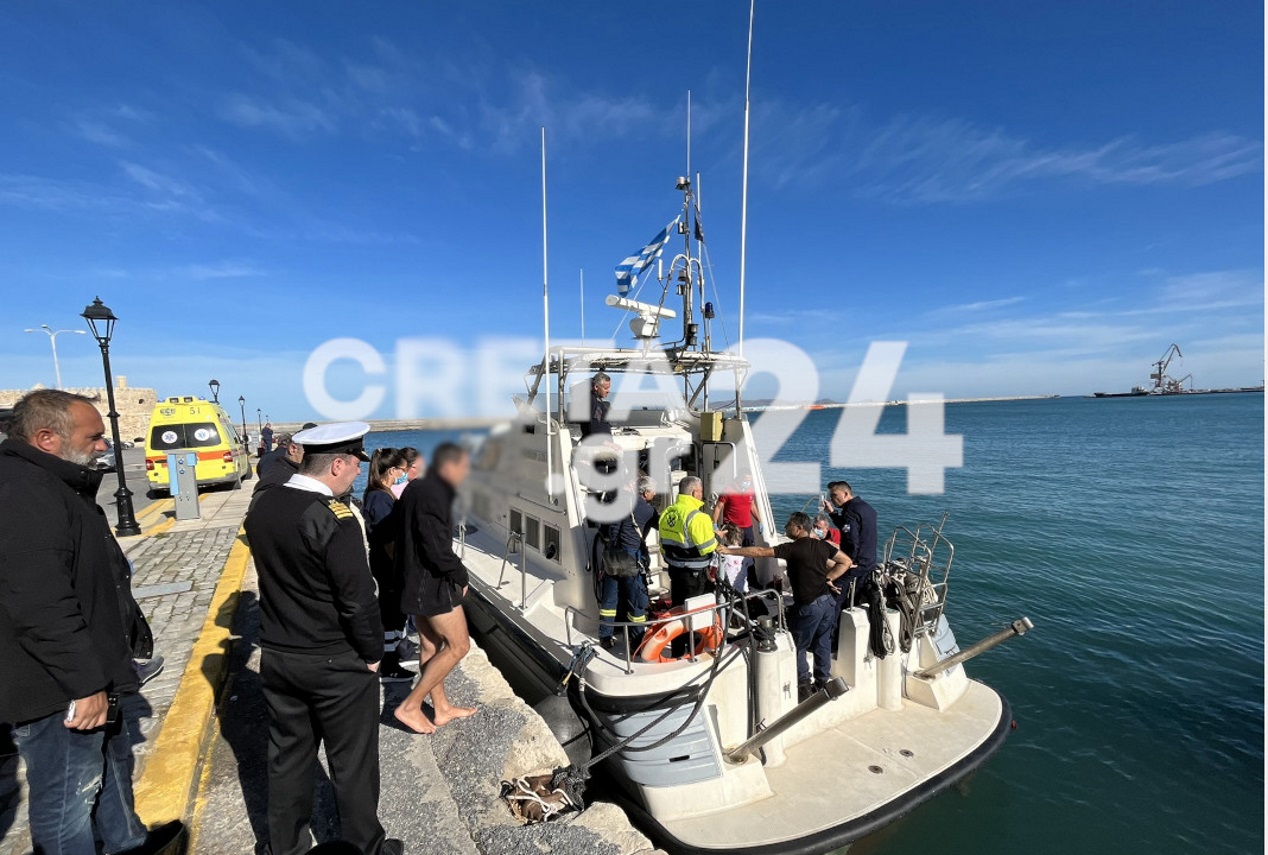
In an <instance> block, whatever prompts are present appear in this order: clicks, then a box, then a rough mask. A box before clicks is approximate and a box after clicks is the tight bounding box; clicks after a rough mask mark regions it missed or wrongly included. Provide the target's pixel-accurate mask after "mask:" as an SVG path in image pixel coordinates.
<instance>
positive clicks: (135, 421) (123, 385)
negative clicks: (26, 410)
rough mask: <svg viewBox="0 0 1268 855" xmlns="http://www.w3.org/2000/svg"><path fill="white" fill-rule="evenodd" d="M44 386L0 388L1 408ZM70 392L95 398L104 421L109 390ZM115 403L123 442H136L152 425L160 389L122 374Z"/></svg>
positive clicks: (107, 432)
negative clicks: (137, 383) (133, 381)
mask: <svg viewBox="0 0 1268 855" xmlns="http://www.w3.org/2000/svg"><path fill="white" fill-rule="evenodd" d="M43 388H45V387H43V386H35V387H33V388H31V389H0V409H8V408H10V407H12V406H13V405H14V404H15V403H17V400H18V399H19V398H21V397H22V396H23V395H25V394H26V393H27V392H33V391H35V389H43ZM65 391H67V392H74V393H75V394H77V395H84V396H86V397H88V398H93V399H94V400H95V401H96V406H97V410H98V411H99V412H100V413H101V417H102V419H103V420H104V419H105V418H106V413H108V412H109V411H110V406H109V404H108V403H107V398H106V390H105V388H104V387H101V386H97V387H88V388H76V389H66V390H65ZM114 403H115V407H116V408H117V409H118V412H119V436H120V438H121V439H123V441H124V442H133V441H136V440H137V438H138V437H140V438H144V436H145V431H146V429H147V428H148V427H149V426H150V413H152V412H153V411H154V405H155V404H157V403H158V391H157V390H155V389H142V388H139V387H135V388H134V387H132V386H129V385H128V378H127V377H125V376H124V375H122V374H120V375H119V376H118V377H117V378H116V379H115V387H114ZM106 436H107V437H109V436H110V423H109V421H107V422H106Z"/></svg>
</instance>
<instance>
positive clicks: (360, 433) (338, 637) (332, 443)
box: [246, 422, 404, 855]
mask: <svg viewBox="0 0 1268 855" xmlns="http://www.w3.org/2000/svg"><path fill="white" fill-rule="evenodd" d="M369 429H370V426H369V425H367V424H365V423H364V422H345V423H342V424H329V425H324V426H321V427H314V428H312V429H311V430H304V431H300V432H299V433H297V434H296V435H295V441H296V442H298V443H300V444H302V445H303V446H304V460H303V463H302V464H301V465H300V470H299V472H298V473H297V474H295V475H293V476H292V477H291V479H290V480H289V481H287V482H286V483H285V484H284V485H282V486H279V487H276V488H274V489H272V490H269V491H267V492H266V493H264V494H263V495H261V496H260V498H259V501H258V502H256V504H255V507H254V508H253V509H252V511H251V513H250V514H249V515H248V516H247V520H246V533H247V539H248V541H249V542H250V544H251V552H252V554H253V555H254V557H255V563H256V567H257V568H258V569H259V574H260V648H261V650H262V651H263V652H262V655H261V659H260V684H261V688H262V689H263V693H264V700H265V704H266V705H267V708H268V723H269V754H268V768H269V811H268V826H269V838H270V846H271V850H270V851H271V853H272V855H299V853H303V852H307V851H308V850H309V844H310V836H309V819H310V817H311V816H312V810H313V773H314V771H315V770H316V768H317V748H318V744H319V743H324V744H325V748H326V760H327V762H328V764H329V765H330V780H331V781H332V782H333V783H334V787H335V801H336V804H337V805H338V809H339V820H340V824H341V825H342V827H343V839H344V841H346V842H347V843H350V844H352V845H353V846H355V847H357V851H359V852H364V853H366V855H396V853H401V852H403V851H404V847H403V845H402V844H401V842H400V841H399V840H385V835H384V833H383V826H382V825H380V824H379V819H378V815H377V814H378V804H379V738H378V735H379V680H378V674H377V672H378V667H379V659H380V658H381V657H382V655H383V626H382V622H381V621H380V619H379V607H378V602H377V600H376V599H375V595H374V580H373V578H372V577H371V575H370V567H369V564H368V562H367V560H366V550H365V540H364V539H363V536H362V533H361V526H360V524H358V523H357V521H356V518H355V517H354V516H353V515H352V511H350V510H349V509H348V506H347V505H345V504H344V503H343V502H340V501H339V500H338V499H336V498H335V497H336V496H340V495H343V494H344V493H346V492H348V490H349V489H351V487H352V482H353V481H354V480H355V479H356V477H357V475H358V474H359V473H360V471H361V461H363V460H368V459H369V458H368V456H367V455H366V453H365V449H364V447H363V446H362V437H364V436H365V434H366V433H367V432H368V431H369Z"/></svg>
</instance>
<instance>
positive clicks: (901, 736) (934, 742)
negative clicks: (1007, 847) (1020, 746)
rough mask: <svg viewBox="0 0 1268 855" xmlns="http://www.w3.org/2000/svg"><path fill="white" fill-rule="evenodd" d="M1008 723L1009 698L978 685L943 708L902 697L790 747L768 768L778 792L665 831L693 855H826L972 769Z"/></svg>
mask: <svg viewBox="0 0 1268 855" xmlns="http://www.w3.org/2000/svg"><path fill="white" fill-rule="evenodd" d="M1010 724H1011V713H1010V712H1009V710H1008V706H1007V704H1006V703H1005V702H1004V700H1003V699H1002V698H1001V697H1000V696H999V695H998V694H997V693H996V692H995V691H993V690H992V689H990V688H988V687H987V686H985V685H983V684H981V683H977V682H971V683H970V684H969V689H968V691H967V692H966V693H965V694H964V696H963V697H962V698H960V700H959V701H957V702H956V704H955V705H954V706H953V707H952V708H951V709H950V710H947V711H945V712H941V713H939V712H936V711H935V710H932V709H930V708H928V707H923V706H920V705H918V704H914V703H911V702H909V701H904V703H903V709H902V711H895V712H887V711H884V710H875V711H872V712H869V713H867V714H865V715H862V716H860V717H858V718H854V719H850V720H848V721H846V722H844V723H842V724H840V725H838V726H837V727H835V728H832V729H830V730H827V731H824V732H821V733H819V734H817V735H816V736H815V737H814V738H813V739H810V740H806V741H804V742H802V743H800V744H799V745H795V746H793V747H791V748H788V749H787V758H788V759H787V762H786V763H784V764H783V765H781V766H779V767H774V768H767V770H766V775H767V778H768V780H769V781H770V785H771V790H772V791H773V793H774V795H772V796H771V797H769V798H767V799H764V800H762V801H760V802H756V803H752V804H748V805H745V806H744V807H741V808H737V809H734V810H729V811H726V812H724V813H719V814H713V815H710V816H699V817H692V818H690V819H682V820H673V821H668V822H665V823H663V824H662V825H661V828H663V830H664V833H666V834H667V835H669V836H671V837H673V838H675V839H676V840H678V841H680V843H681V844H683V845H684V850H683V851H687V852H734V853H746V852H780V853H796V852H802V851H806V852H822V851H823V849H824V845H825V844H829V843H830V844H832V845H844V844H845V843H848V842H849V841H850V840H854V839H857V838H858V837H861V836H863V835H865V834H868V833H870V832H871V831H873V830H875V829H876V828H879V827H880V826H882V825H884V824H885V823H888V822H892V821H893V820H894V819H896V818H897V817H899V816H902V815H903V814H905V813H907V812H908V811H910V810H911V809H912V808H914V807H915V806H916V805H918V804H920V803H921V802H923V801H925V800H926V799H928V798H930V797H931V796H933V795H935V794H936V793H938V792H940V791H941V790H943V789H945V788H946V787H948V786H950V785H951V784H952V783H954V782H955V781H956V780H959V779H960V778H961V777H963V776H964V775H966V774H968V773H969V772H971V771H972V770H973V769H974V768H976V767H977V766H978V765H979V764H980V763H981V762H982V761H984V760H985V759H986V758H987V757H988V756H990V754H992V753H993V752H994V751H995V749H996V748H997V747H998V746H999V745H1000V743H1001V742H1002V741H1003V738H1004V736H1005V735H1006V734H1007V731H1008V728H1009V725H1010ZM749 762H756V761H754V760H753V759H750V760H749ZM807 817H818V818H819V820H818V823H817V824H813V823H812V824H807V819H806V818H807Z"/></svg>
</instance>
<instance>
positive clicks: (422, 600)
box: [393, 442, 476, 733]
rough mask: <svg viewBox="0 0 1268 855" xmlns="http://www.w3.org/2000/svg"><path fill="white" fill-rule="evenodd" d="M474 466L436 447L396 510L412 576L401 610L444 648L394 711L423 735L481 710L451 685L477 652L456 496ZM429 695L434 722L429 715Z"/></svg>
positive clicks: (448, 445) (458, 451) (457, 452)
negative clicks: (454, 697)
mask: <svg viewBox="0 0 1268 855" xmlns="http://www.w3.org/2000/svg"><path fill="white" fill-rule="evenodd" d="M470 470H471V459H470V457H469V456H468V455H467V452H466V451H464V450H463V449H462V448H461V447H459V446H457V445H454V444H453V443H452V442H442V443H441V444H440V445H438V446H436V451H435V452H434V453H433V456H432V464H431V468H430V469H428V470H427V474H426V475H424V476H423V477H422V478H419V479H418V480H416V481H411V482H410V484H409V486H407V487H406V488H405V492H403V493H401V498H400V499H398V500H397V503H396V507H395V508H394V511H393V512H394V513H397V514H400V518H399V521H398V525H397V529H396V548H395V551H394V557H395V560H396V562H397V567H398V568H399V573H398V575H399V576H400V577H401V578H402V579H404V590H403V591H402V593H401V611H403V612H405V613H406V614H412V615H414V618H415V623H416V624H417V625H418V631H419V632H420V633H422V634H424V635H425V636H426V637H427V640H428V641H429V642H430V644H429V645H428V646H429V647H430V648H434V649H435V651H436V652H435V654H433V655H432V656H431V658H429V659H428V660H427V663H426V664H425V665H424V666H423V669H422V671H421V673H420V675H419V678H418V684H417V685H416V686H414V690H413V691H411V692H410V693H409V695H408V696H407V697H406V698H405V700H404V701H402V702H401V705H400V706H398V707H397V708H396V710H395V712H394V715H395V716H396V718H397V720H398V721H400V722H401V723H402V724H404V725H405V726H406V727H408V728H410V729H411V730H413V731H414V732H416V733H434V732H435V731H436V728H437V727H439V726H441V725H444V724H448V723H449V722H451V721H453V720H454V719H456V718H466V717H467V716H469V715H473V714H474V713H475V711H476V710H475V708H473V707H459V706H455V705H453V704H451V703H450V702H449V698H448V697H447V696H446V695H445V684H444V680H445V677H447V676H448V675H449V672H450V671H452V670H453V669H454V668H455V667H456V666H457V664H458V663H459V662H461V661H462V657H464V656H466V655H467V652H468V651H469V650H470V649H471V636H470V635H469V633H468V630H467V617H466V615H465V614H463V611H462V598H463V597H465V596H466V595H467V581H468V578H469V576H468V573H467V568H466V567H465V566H463V563H462V559H460V558H459V557H458V556H457V555H456V554H454V551H453V501H454V497H455V495H456V494H457V490H458V487H459V485H461V484H462V482H463V481H464V480H465V479H466V477H467V473H468V472H470ZM428 694H430V695H431V700H432V718H431V720H428V718H427V716H426V715H424V714H423V699H424V698H426V697H427V695H428Z"/></svg>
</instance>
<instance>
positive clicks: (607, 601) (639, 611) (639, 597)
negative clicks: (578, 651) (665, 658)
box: [599, 573, 648, 648]
mask: <svg viewBox="0 0 1268 855" xmlns="http://www.w3.org/2000/svg"><path fill="white" fill-rule="evenodd" d="M622 598H623V599H624V600H625V615H626V617H627V618H629V621H630V623H646V622H647V601H648V597H647V580H646V579H644V578H643V574H642V573H639V574H637V575H635V576H625V577H623V578H619V579H618V578H617V577H615V576H604V577H603V581H602V582H601V583H600V587H599V638H611V637H612V635H614V634H615V632H616V627H615V626H613V625H612V624H613V623H615V621H616V610H617V606H618V605H620V602H621V600H622ZM642 640H643V630H642V629H641V628H638V627H631V628H630V647H631V648H633V647H637V646H638V643H639V642H640V641H642Z"/></svg>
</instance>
